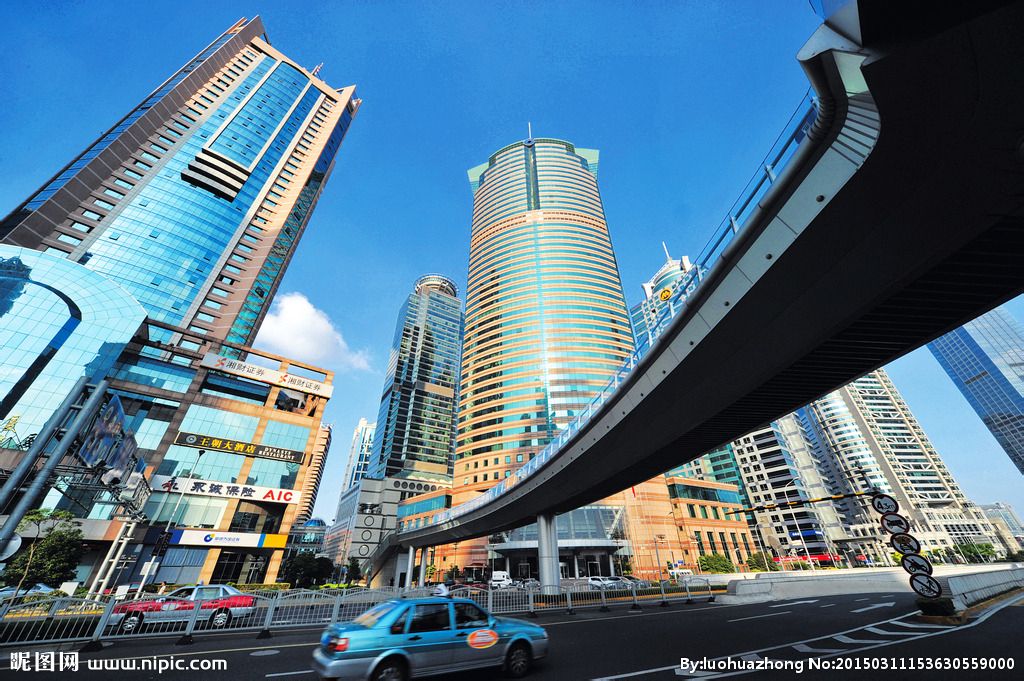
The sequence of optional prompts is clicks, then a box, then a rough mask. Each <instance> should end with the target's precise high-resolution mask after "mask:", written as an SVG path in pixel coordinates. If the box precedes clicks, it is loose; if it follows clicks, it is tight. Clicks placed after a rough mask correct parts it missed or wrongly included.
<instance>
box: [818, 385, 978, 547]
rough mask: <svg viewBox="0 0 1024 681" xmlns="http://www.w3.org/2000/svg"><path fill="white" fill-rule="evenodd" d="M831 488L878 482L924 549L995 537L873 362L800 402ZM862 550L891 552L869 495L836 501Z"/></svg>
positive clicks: (842, 491) (855, 544)
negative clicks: (845, 382)
mask: <svg viewBox="0 0 1024 681" xmlns="http://www.w3.org/2000/svg"><path fill="white" fill-rule="evenodd" d="M799 414H800V416H801V417H802V418H803V419H804V420H805V422H806V425H807V428H806V432H807V434H808V437H809V438H810V440H811V442H812V445H813V447H815V449H816V458H817V460H818V461H819V462H821V464H822V465H823V466H824V467H825V471H824V473H825V478H826V479H827V481H828V482H829V486H830V490H831V491H832V493H833V494H847V493H850V492H859V491H866V489H867V486H868V485H870V486H871V487H874V488H877V489H879V490H881V491H882V492H885V493H886V494H890V495H892V496H893V497H895V498H896V500H897V501H898V502H899V504H900V508H901V509H902V510H901V513H904V514H905V515H906V516H907V518H908V519H909V520H910V521H911V527H912V529H913V534H914V536H915V537H917V538H918V539H919V540H921V543H922V544H924V545H925V547H926V549H928V550H938V551H940V552H943V553H945V552H946V550H947V549H948V550H951V551H952V550H955V546H956V545H957V544H967V543H978V542H987V543H992V544H993V545H995V544H996V543H997V542H996V538H995V537H994V534H993V531H992V528H991V525H990V524H989V523H988V522H987V520H986V518H985V515H984V514H983V513H982V512H981V510H980V509H979V508H978V507H977V506H976V505H975V504H973V503H972V502H971V501H970V500H969V499H968V498H967V497H966V496H965V495H964V493H963V491H962V490H961V489H960V486H959V485H958V484H957V482H956V480H955V479H954V478H953V475H952V474H951V473H950V472H949V469H947V468H946V465H945V463H944V462H943V461H942V457H940V456H939V453H938V452H937V451H936V450H935V448H934V447H933V446H932V444H931V442H930V441H929V439H928V436H927V435H925V433H924V430H923V429H922V428H921V425H920V424H919V423H918V422H917V419H916V418H915V417H914V415H913V414H912V413H911V412H910V409H909V407H908V406H907V404H906V402H904V400H903V397H902V395H900V393H899V391H898V390H897V389H896V386H895V385H893V383H892V381H891V380H890V379H889V376H888V374H886V372H885V370H883V369H877V370H875V371H872V372H871V373H869V374H867V375H866V376H863V377H861V378H859V379H857V380H855V381H853V382H852V383H850V384H848V385H846V386H844V387H842V388H840V389H839V390H837V391H834V392H832V393H829V394H828V395H826V396H824V397H822V398H821V399H819V400H816V401H814V402H812V403H811V404H809V405H808V406H807V407H805V408H804V409H802V410H800V412H799ZM837 507H838V508H839V510H840V513H841V514H842V516H843V523H844V525H846V526H847V527H848V529H849V532H850V534H851V537H850V539H851V544H853V546H852V548H855V549H856V550H858V551H860V552H861V554H866V555H869V556H870V555H872V554H873V555H875V556H878V557H882V558H883V560H884V557H885V556H887V555H888V552H889V550H888V548H886V546H887V545H886V544H885V541H886V537H885V536H884V535H883V534H882V532H881V530H880V529H879V525H878V514H877V513H875V512H874V511H873V509H871V507H870V505H869V504H868V502H867V500H866V498H864V497H858V498H855V499H847V500H844V501H841V502H839V503H838V504H837Z"/></svg>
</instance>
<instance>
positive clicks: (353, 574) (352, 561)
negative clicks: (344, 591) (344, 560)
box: [345, 556, 363, 584]
mask: <svg viewBox="0 0 1024 681" xmlns="http://www.w3.org/2000/svg"><path fill="white" fill-rule="evenodd" d="M362 578H363V569H362V568H361V567H359V559H358V558H356V557H355V556H352V557H351V558H349V559H348V572H347V573H346V574H345V583H346V584H351V583H352V582H358V581H359V580H360V579H362Z"/></svg>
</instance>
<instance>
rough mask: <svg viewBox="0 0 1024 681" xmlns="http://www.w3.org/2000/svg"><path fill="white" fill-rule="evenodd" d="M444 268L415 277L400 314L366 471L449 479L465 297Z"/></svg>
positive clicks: (446, 481) (377, 474) (438, 480)
mask: <svg viewBox="0 0 1024 681" xmlns="http://www.w3.org/2000/svg"><path fill="white" fill-rule="evenodd" d="M456 296H457V290H456V288H455V283H454V282H452V281H451V280H450V279H448V278H447V277H442V276H441V275H439V274H428V275H425V276H422V277H420V278H419V279H417V280H416V284H415V287H414V288H413V292H412V293H410V294H409V296H408V298H406V300H405V303H404V304H403V305H402V308H401V310H400V311H399V313H398V324H397V325H396V326H395V336H394V341H393V342H392V345H391V357H390V359H389V360H388V369H387V374H386V378H385V383H384V390H383V394H382V395H381V400H380V413H379V414H378V416H377V430H376V433H375V434H374V437H373V451H372V453H371V454H370V463H369V467H368V472H367V475H368V476H369V477H374V478H384V477H402V478H410V479H414V480H420V481H424V482H436V483H441V484H444V485H448V484H450V483H451V466H452V456H453V454H454V446H455V408H456V404H457V400H458V387H459V384H458V383H459V353H460V351H461V344H462V323H463V317H462V302H461V301H460V300H459V299H458V298H457V297H456Z"/></svg>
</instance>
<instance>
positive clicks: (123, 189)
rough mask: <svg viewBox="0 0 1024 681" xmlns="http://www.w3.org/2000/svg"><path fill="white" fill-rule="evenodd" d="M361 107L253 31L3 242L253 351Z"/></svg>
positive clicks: (245, 23) (112, 142)
mask: <svg viewBox="0 0 1024 681" xmlns="http://www.w3.org/2000/svg"><path fill="white" fill-rule="evenodd" d="M359 104H360V101H359V100H358V99H356V97H355V88H354V86H349V87H345V88H343V89H341V90H335V89H334V88H332V87H330V86H329V85H327V83H325V82H324V81H322V80H321V79H320V78H318V77H317V76H316V74H315V73H313V72H310V71H308V70H306V69H304V68H302V67H301V66H299V65H298V64H296V63H295V62H294V61H292V60H291V59H289V58H288V57H287V56H285V55H284V54H282V53H281V52H279V51H278V50H276V49H275V48H273V47H271V45H270V44H269V43H268V42H267V39H266V34H265V30H264V27H263V23H262V22H261V21H260V19H259V18H258V17H257V18H255V19H252V20H246V19H242V20H240V21H238V22H237V23H236V24H235V25H234V26H232V27H231V28H230V29H228V30H227V31H226V32H224V33H223V34H222V35H220V36H219V37H218V38H217V39H216V40H214V41H213V42H212V43H210V44H209V45H208V46H207V47H206V48H204V49H203V50H202V51H201V52H200V53H199V54H198V55H196V56H195V57H194V58H193V59H192V60H190V61H189V62H188V63H187V64H185V65H184V66H183V67H181V68H180V69H178V70H177V71H176V72H175V73H173V74H172V75H171V77H170V78H168V79H167V80H166V81H164V82H163V83H161V84H160V85H158V86H157V87H156V88H155V89H154V90H153V91H152V92H151V93H150V94H149V95H147V96H146V97H145V98H144V99H143V100H142V102H141V103H140V104H139V105H138V106H136V107H135V108H134V109H132V110H131V111H129V112H128V114H127V115H126V116H125V117H124V118H122V119H121V120H120V121H118V122H117V123H116V124H115V125H114V126H113V127H111V128H110V129H109V130H107V131H106V132H105V133H104V134H103V135H101V136H100V138H99V139H97V140H96V141H95V142H93V143H92V144H91V145H89V146H88V147H87V148H86V149H85V151H83V152H82V153H80V154H79V155H78V156H76V157H75V158H74V159H72V161H71V162H70V163H69V164H68V165H67V166H65V167H64V168H62V169H61V170H60V171H59V172H58V173H56V174H55V176H54V177H53V178H52V179H50V180H49V181H48V182H46V183H45V184H44V185H43V186H42V187H41V188H40V189H39V190H38V191H36V192H35V193H34V194H32V195H31V196H30V197H29V198H28V199H26V200H25V201H24V202H23V203H22V204H21V205H20V206H18V207H17V208H16V209H15V210H14V211H13V212H11V213H10V214H9V215H8V216H7V217H6V218H4V220H3V221H2V222H0V244H9V245H14V246H22V247H25V248H31V249H35V250H41V251H46V252H48V253H53V254H57V255H60V256H63V257H66V258H68V259H70V260H73V261H75V262H78V263H80V264H82V265H84V266H85V267H87V268H89V269H91V270H94V271H96V272H98V273H100V274H103V275H106V276H107V277H109V278H111V279H113V280H115V281H117V282H118V284H120V285H121V287H123V288H124V289H125V290H126V291H127V292H128V293H129V294H131V295H132V296H133V297H134V298H136V299H137V300H138V301H139V302H140V303H141V304H142V306H143V307H144V308H145V310H146V312H147V314H148V315H149V317H150V318H151V319H154V320H157V321H159V322H163V323H166V324H172V325H174V326H178V327H186V328H189V329H190V330H193V331H196V332H197V333H202V334H204V335H209V336H211V337H213V338H218V339H223V340H227V341H230V342H235V343H242V344H250V343H251V342H252V340H253V338H254V337H255V335H256V331H257V329H258V326H259V322H260V321H261V320H262V318H263V316H264V315H265V314H266V311H267V307H268V305H269V303H270V300H271V299H272V298H273V296H274V293H275V291H276V290H277V286H278V284H279V282H280V280H281V277H282V275H283V273H284V268H285V267H286V265H287V263H288V261H289V259H290V258H291V256H292V254H293V252H294V250H295V247H296V245H297V243H298V240H299V238H300V237H301V236H302V232H303V230H304V229H305V227H306V224H307V222H308V220H309V217H310V215H311V213H312V210H313V207H314V205H315V204H316V201H317V199H318V197H319V195H320V192H321V190H322V189H323V186H324V183H325V182H326V180H327V177H328V176H329V175H330V172H331V169H332V167H333V164H334V159H335V155H336V154H337V151H338V148H339V146H340V145H341V142H342V139H343V138H344V136H345V133H346V132H347V131H348V128H349V125H350V124H351V122H352V119H353V117H354V116H355V114H356V111H357V110H358V108H359ZM154 333H158V334H162V335H163V336H166V337H167V338H171V337H172V335H173V334H171V333H170V332H169V331H166V330H158V329H154Z"/></svg>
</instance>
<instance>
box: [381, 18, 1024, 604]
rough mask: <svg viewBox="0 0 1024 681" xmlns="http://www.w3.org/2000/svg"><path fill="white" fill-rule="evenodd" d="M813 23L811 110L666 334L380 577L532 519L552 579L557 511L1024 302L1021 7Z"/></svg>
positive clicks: (417, 535)
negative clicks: (531, 454) (433, 549)
mask: <svg viewBox="0 0 1024 681" xmlns="http://www.w3.org/2000/svg"><path fill="white" fill-rule="evenodd" d="M812 5H816V6H818V8H819V9H821V10H822V11H820V12H819V13H820V14H822V16H823V18H824V19H825V21H824V23H823V24H822V26H821V27H819V29H818V30H817V31H816V32H815V33H814V34H813V35H812V36H811V38H810V39H809V40H808V42H807V44H806V45H804V47H803V48H802V49H801V50H800V52H799V54H798V56H797V58H798V60H799V61H800V63H801V65H802V66H803V68H804V70H805V72H806V74H807V76H808V79H809V80H810V84H811V88H812V91H813V94H811V95H809V97H808V98H807V99H806V100H805V102H804V103H802V104H801V107H800V108H798V110H797V112H796V114H795V115H794V117H793V119H792V120H791V121H790V123H789V125H788V126H787V128H786V129H785V130H784V131H783V134H782V135H781V136H780V138H779V141H778V142H777V143H776V145H775V147H773V149H772V150H771V152H770V153H769V155H768V156H767V157H766V159H765V163H764V167H763V168H761V169H759V171H758V173H757V175H756V176H755V177H754V178H753V179H752V180H751V182H750V184H748V186H747V187H746V188H745V190H744V192H743V194H742V195H741V197H740V199H739V200H738V201H737V203H736V204H735V206H734V207H733V210H732V211H730V214H729V215H728V216H726V218H725V220H724V221H723V222H722V224H721V225H720V227H719V228H718V229H717V230H716V232H715V234H714V236H713V238H712V240H711V241H710V242H709V244H708V246H707V247H706V248H705V250H704V252H703V253H701V255H700V256H699V257H698V258H697V259H696V265H697V267H696V268H695V275H694V277H695V279H694V281H693V282H692V284H693V285H692V286H689V287H688V286H680V287H679V288H678V290H677V293H676V298H675V299H674V300H672V301H671V302H672V306H671V307H672V314H671V315H670V316H666V318H665V319H664V320H662V322H661V324H660V325H659V328H658V329H656V331H655V334H657V337H652V338H651V339H648V340H645V341H643V342H642V343H641V347H640V348H639V349H638V351H637V353H636V354H635V355H634V356H633V357H631V358H630V360H629V361H628V362H627V363H626V365H624V366H623V368H622V369H621V370H620V371H619V372H618V374H617V375H616V376H615V377H614V378H613V379H612V381H611V382H610V383H609V385H608V386H607V387H606V388H605V390H604V391H602V393H601V394H600V395H598V396H597V397H596V398H595V400H594V401H593V402H592V403H591V405H590V406H589V407H588V408H587V409H586V410H584V412H583V413H581V414H579V415H578V416H577V418H576V420H575V421H574V422H573V423H572V424H571V425H570V426H569V427H567V428H566V429H565V430H564V431H563V432H561V433H560V434H559V436H558V437H557V438H556V439H555V440H554V441H553V442H552V443H551V444H550V445H549V446H548V447H547V448H546V449H544V450H543V451H541V452H540V453H538V454H537V455H536V457H535V458H534V459H533V460H532V461H530V462H529V463H528V464H526V465H525V466H524V467H523V468H521V469H520V470H519V471H518V472H517V473H516V474H515V475H513V476H512V477H510V478H507V479H506V480H505V481H503V482H502V483H500V484H499V485H498V486H497V487H495V488H493V489H491V490H489V491H488V492H486V493H484V494H482V495H480V496H479V497H477V498H476V499H473V500H472V501H470V502H467V503H464V504H461V505H458V506H455V507H453V508H451V509H449V510H448V511H445V512H443V513H441V514H440V515H439V516H438V517H437V519H436V522H434V523H432V524H429V525H426V526H423V527H418V528H414V529H408V530H406V531H402V532H399V533H396V534H392V535H390V536H389V537H388V538H387V539H386V541H384V542H383V543H382V544H381V545H380V547H378V550H377V551H376V553H375V554H374V556H373V557H372V559H373V562H374V565H375V567H377V565H378V564H380V563H382V562H383V560H385V559H386V558H387V556H388V555H389V554H391V553H393V552H394V551H395V550H397V549H399V548H401V549H412V550H411V551H409V554H408V556H407V563H408V566H409V570H408V574H411V573H412V570H411V568H412V565H413V554H414V553H415V549H417V548H425V547H428V546H435V545H439V544H445V543H449V542H453V541H459V540H464V539H469V538H473V537H480V536H486V535H488V534H490V533H492V532H496V531H500V530H504V529H510V528H514V527H517V526H522V525H524V524H527V523H531V522H535V521H536V522H537V524H538V530H539V536H540V541H539V554H540V567H541V581H542V582H543V583H545V584H548V583H557V580H558V549H557V543H556V540H555V537H556V536H557V535H556V534H555V531H554V520H553V519H554V515H555V514H557V513H562V512H565V511H569V510H571V509H574V508H578V507H580V506H583V505H585V504H588V503H592V502H594V501H596V500H598V499H602V498H604V497H607V496H609V495H611V494H613V493H616V492H619V491H621V490H623V489H625V488H627V487H630V486H631V485H634V484H637V483H639V482H641V481H643V480H647V479H649V478H651V477H653V476H655V475H657V474H659V473H661V472H663V471H665V470H667V469H669V468H672V467H674V466H677V465H679V464H681V463H683V462H685V461H689V460H692V459H694V458H696V457H698V456H700V455H701V454H703V453H704V452H706V451H708V450H710V449H712V448H715V447H717V446H720V445H722V444H724V443H726V442H729V441H731V440H733V439H735V438H736V437H738V436H740V435H742V434H744V433H746V432H749V431H750V430H753V429H754V428H756V427H758V426H761V425H763V424H765V423H767V422H769V421H771V420H773V419H775V418H778V417H780V416H782V415H784V414H786V413H788V412H790V411H792V410H794V409H796V408H798V407H800V406H802V405H804V404H806V403H808V402H810V401H812V400H814V399H816V398H817V397H819V396H821V395H823V394H825V393H827V392H830V391H832V390H834V389H836V388H838V387H840V386H842V385H844V384H846V383H848V382H849V381H851V380H853V379H855V378H857V377H859V376H861V375H863V374H864V373H866V372H868V371H870V370H872V369H875V368H877V367H879V366H881V365H883V364H886V363H887V362H890V361H892V360H894V359H896V358H897V357H900V356H901V355H903V354H905V353H907V352H909V351H911V350H913V349H915V348H917V347H920V346H921V345H923V344H925V343H927V342H929V341H930V340H932V339H934V338H936V337H938V336H939V335H942V334H944V333H946V332H948V331H950V330H952V329H954V328H956V327H957V326H959V325H961V324H963V323H964V322H966V321H968V320H970V319H972V318H974V317H976V316H978V315H979V314H982V313H984V312H986V311H987V310H990V309H991V308H993V307H995V306H997V305H999V304H1001V303H1003V302H1005V301H1006V300H1008V299H1010V298H1012V297H1014V296H1016V295H1018V294H1020V293H1021V292H1022V291H1024V41H1022V40H1020V36H1021V35H1024V7H1022V6H1021V5H1020V4H1014V5H1005V6H1004V5H1003V4H1002V3H994V2H988V3H986V2H977V3H950V4H949V6H948V7H938V8H935V7H932V8H931V9H930V10H929V11H928V13H927V14H926V15H925V14H917V15H915V14H913V12H912V11H909V10H908V9H907V8H906V7H905V6H903V5H904V4H903V3H870V4H869V3H864V2H860V3H858V2H855V1H852V0H851V1H849V2H842V1H838V2H830V1H828V0H816V1H814V2H812ZM823 6H824V8H825V9H831V10H832V11H831V12H826V11H825V9H822V7H823ZM426 553H427V552H426V551H424V552H423V555H424V556H426ZM421 574H422V571H421Z"/></svg>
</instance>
